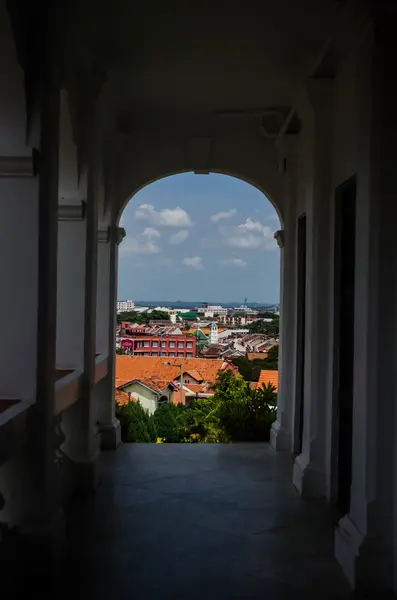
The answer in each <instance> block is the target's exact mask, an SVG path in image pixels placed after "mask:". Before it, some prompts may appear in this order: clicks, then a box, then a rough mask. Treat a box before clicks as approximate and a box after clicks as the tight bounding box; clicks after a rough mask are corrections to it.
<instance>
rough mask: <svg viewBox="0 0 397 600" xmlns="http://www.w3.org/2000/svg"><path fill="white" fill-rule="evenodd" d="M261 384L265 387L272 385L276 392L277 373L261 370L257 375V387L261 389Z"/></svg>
mask: <svg viewBox="0 0 397 600" xmlns="http://www.w3.org/2000/svg"><path fill="white" fill-rule="evenodd" d="M263 383H264V384H265V385H267V384H268V383H272V384H273V385H274V387H275V388H276V392H278V371H272V370H270V369H269V370H267V369H265V370H262V371H261V372H260V375H259V380H258V387H261V386H262V384H263Z"/></svg>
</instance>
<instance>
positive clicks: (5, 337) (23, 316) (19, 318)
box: [0, 111, 38, 401]
mask: <svg viewBox="0 0 397 600" xmlns="http://www.w3.org/2000/svg"><path fill="white" fill-rule="evenodd" d="M0 112H1V111H0ZM0 137H1V136H0ZM37 188H38V186H37V181H36V180H32V179H26V180H16V179H15V180H12V179H0V278H1V281H2V285H1V292H0V331H1V335H0V397H1V396H3V397H12V398H22V399H26V400H31V401H33V400H34V398H35V378H36V354H37V348H36V346H37V307H38V304H37V302H38V300H37V294H38V289H37V279H38V265H37V263H38V189H37Z"/></svg>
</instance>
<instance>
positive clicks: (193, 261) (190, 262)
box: [182, 256, 204, 271]
mask: <svg viewBox="0 0 397 600" xmlns="http://www.w3.org/2000/svg"><path fill="white" fill-rule="evenodd" d="M182 262H183V264H184V265H186V267H193V269H198V270H199V271H201V270H202V269H204V265H203V259H202V258H201V256H190V257H187V258H184V259H183V261H182Z"/></svg>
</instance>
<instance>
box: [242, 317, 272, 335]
mask: <svg viewBox="0 0 397 600" xmlns="http://www.w3.org/2000/svg"><path fill="white" fill-rule="evenodd" d="M247 327H248V329H249V331H250V333H263V334H265V335H271V336H276V337H277V336H278V335H279V331H280V319H279V317H278V316H276V317H273V319H272V320H271V321H265V320H264V319H257V320H256V321H254V322H253V323H250V324H249V325H248V326H247Z"/></svg>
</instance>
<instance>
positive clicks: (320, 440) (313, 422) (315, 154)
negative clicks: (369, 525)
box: [293, 79, 333, 496]
mask: <svg viewBox="0 0 397 600" xmlns="http://www.w3.org/2000/svg"><path fill="white" fill-rule="evenodd" d="M306 90H307V99H308V102H309V103H310V106H311V116H312V118H311V119H310V121H309V122H306V123H304V126H306V127H307V129H308V130H309V131H311V134H312V146H311V149H312V153H311V155H310V157H308V158H309V160H310V161H311V162H312V165H313V169H312V172H311V176H312V185H311V187H310V192H309V194H308V196H309V197H308V203H307V210H306V218H307V246H306V318H305V324H306V332H305V385H304V415H303V440H302V452H301V454H299V455H298V456H297V458H296V459H295V463H294V470H293V482H294V485H295V487H296V488H297V489H298V491H299V492H300V493H301V494H302V495H306V496H325V495H326V490H327V485H326V462H325V460H326V458H325V457H326V439H327V436H326V426H327V423H326V416H327V404H326V402H327V394H328V388H329V386H328V383H329V373H328V366H329V360H328V353H329V351H330V348H331V343H332V341H331V339H330V335H331V331H330V328H329V307H330V291H329V290H330V271H331V256H332V251H331V235H330V222H331V218H330V217H331V202H330V200H331V185H330V184H331V165H332V163H331V149H332V108H333V84H332V80H326V79H313V80H309V81H308V83H307V87H306Z"/></svg>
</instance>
